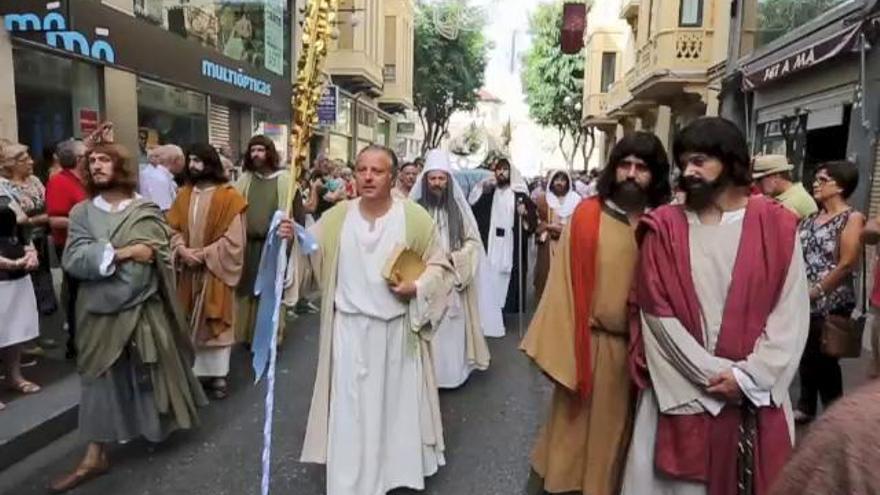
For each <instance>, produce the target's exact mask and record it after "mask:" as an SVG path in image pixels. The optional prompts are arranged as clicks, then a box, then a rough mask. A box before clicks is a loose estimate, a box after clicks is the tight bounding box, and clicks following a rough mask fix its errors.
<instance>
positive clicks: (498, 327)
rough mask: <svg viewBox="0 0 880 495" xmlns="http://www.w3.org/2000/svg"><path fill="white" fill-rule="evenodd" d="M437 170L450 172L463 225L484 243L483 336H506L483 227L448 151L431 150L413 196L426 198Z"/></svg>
mask: <svg viewBox="0 0 880 495" xmlns="http://www.w3.org/2000/svg"><path fill="white" fill-rule="evenodd" d="M433 171H443V172H446V175H447V176H448V177H449V186H448V187H450V188H451V190H452V194H453V198H454V200H455V204H456V206H458V210H459V212H460V213H461V221H462V227H463V228H464V231H465V232H467V233H468V234H469V235H472V236H475V237H476V239H477V242H479V243H480V249H479V256H480V259H479V261H478V265H477V274H476V277H475V279H474V283H476V284H477V285H476V288H477V301H478V306H479V311H480V325H481V326H482V327H483V328H482V330H483V335H485V336H486V337H503V336H504V333H505V330H504V319H503V317H502V315H501V307H499V306H496V305H494V304H492V303H491V301H493V300H494V299H496V298H494V297H492V296H491V294H492V287H491V286H490V283H489V278H488V277H487V276H486V267H487V263H488V262H487V261H486V249H485V246H483V241H482V240H481V237H480V229H479V226H478V225H477V219H476V218H474V213H473V211H471V206H470V203H468V199H467V198H466V197H465V195H464V191H462V189H461V187H460V186H459V185H458V182H457V181H456V180H455V175H454V174H453V173H452V167H451V165H450V160H449V155H448V154H447V153H446V152H445V151H442V150H431V151H429V152H428V154H427V155H426V157H425V168H424V169H423V170H422V173H420V174H419V176H418V178H416V182H415V184H413V187H412V190H411V191H410V193H409V197H410V199H411V200H413V201H416V202H418V201H419V200H421V199H422V192H423V191H424V190H425V187H424V181H425V180H427V177H428V172H433Z"/></svg>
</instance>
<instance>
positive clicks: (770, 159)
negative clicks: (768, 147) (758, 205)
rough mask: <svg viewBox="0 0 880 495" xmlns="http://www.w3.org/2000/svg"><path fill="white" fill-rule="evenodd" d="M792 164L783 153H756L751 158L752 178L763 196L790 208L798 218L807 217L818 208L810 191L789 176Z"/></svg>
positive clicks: (792, 168) (792, 167)
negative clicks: (752, 158)
mask: <svg viewBox="0 0 880 495" xmlns="http://www.w3.org/2000/svg"><path fill="white" fill-rule="evenodd" d="M792 170H794V165H792V164H790V163H788V159H787V158H786V157H785V156H784V155H758V156H756V157H755V158H754V160H753V165H752V178H753V179H754V180H755V183H756V184H757V185H758V188H759V189H760V190H761V192H762V193H764V195H765V196H767V197H770V198H773V199H775V200H776V201H778V202H779V203H781V204H782V205H783V206H785V207H786V208H788V209H789V210H791V211H792V212H793V213H794V214H795V215H797V216H798V219H801V218H805V217H808V216H810V215H812V214H813V213H815V212H816V211H817V210H818V208H817V206H816V202H815V201H814V200H813V197H812V196H811V195H810V193H808V192H807V190H806V189H804V186H803V184H801V183H800V182H798V183H795V182H794V181H793V180H792V177H791V171H792Z"/></svg>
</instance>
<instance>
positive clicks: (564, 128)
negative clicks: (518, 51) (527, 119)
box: [522, 0, 594, 169]
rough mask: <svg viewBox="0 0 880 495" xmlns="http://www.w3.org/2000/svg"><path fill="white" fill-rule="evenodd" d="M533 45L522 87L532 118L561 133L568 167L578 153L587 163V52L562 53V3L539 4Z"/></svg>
mask: <svg viewBox="0 0 880 495" xmlns="http://www.w3.org/2000/svg"><path fill="white" fill-rule="evenodd" d="M529 30H530V33H531V35H532V45H531V47H530V48H529V50H528V51H527V52H526V53H525V55H524V64H523V73H522V79H523V87H524V88H525V92H526V102H527V103H528V105H529V115H530V116H531V117H532V119H534V120H535V122H537V123H538V124H540V125H543V126H546V127H554V128H556V130H557V131H558V132H559V150H560V151H561V152H562V156H563V157H564V158H565V161H566V164H567V165H568V168H569V169H571V168H573V166H574V160H575V156H576V154H577V152H578V150H581V153H582V154H583V156H584V164H586V162H587V161H588V160H589V154H588V152H587V142H588V141H589V142H590V147H589V150H590V151H589V153H592V149H593V144H594V141H593V139H592V138H593V134H592V130H591V129H587V128H585V127H584V126H583V125H581V101H583V94H584V53H583V50H581V51H580V53H577V54H575V55H566V54H564V53H562V44H561V43H562V41H561V37H562V2H561V1H559V0H554V1H552V2H549V3H543V4H540V5H538V7H537V9H535V11H534V12H533V13H532V15H531V16H530V17H529Z"/></svg>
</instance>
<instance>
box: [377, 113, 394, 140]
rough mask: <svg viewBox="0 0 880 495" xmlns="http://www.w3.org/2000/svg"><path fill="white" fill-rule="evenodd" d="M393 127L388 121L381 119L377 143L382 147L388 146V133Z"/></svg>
mask: <svg viewBox="0 0 880 495" xmlns="http://www.w3.org/2000/svg"><path fill="white" fill-rule="evenodd" d="M390 127H391V125H390V124H389V123H388V121H387V120H386V119H382V118H380V119H379V125H378V126H377V127H376V143H377V144H381V145H382V146H388V132H389V129H390Z"/></svg>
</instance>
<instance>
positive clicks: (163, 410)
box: [50, 144, 206, 493]
mask: <svg viewBox="0 0 880 495" xmlns="http://www.w3.org/2000/svg"><path fill="white" fill-rule="evenodd" d="M86 159H87V162H88V168H87V171H88V173H87V175H86V189H87V190H88V192H89V195H90V196H91V200H89V201H85V202H82V203H80V204H78V205H77V206H75V207H74V208H73V210H72V211H71V213H70V223H69V226H68V238H67V247H66V249H65V250H64V256H63V259H62V265H63V267H64V270H65V271H66V272H68V273H70V275H71V276H73V277H76V278H77V279H78V280H79V281H80V285H79V290H80V297H78V298H77V316H78V325H77V329H78V332H77V334H76V344H77V350H78V357H77V367H78V371H79V374H80V376H81V377H82V386H81V399H80V403H79V408H80V409H79V429H80V434H81V435H82V436H83V437H84V438H85V439H87V440H88V441H89V445H88V450H87V452H86V454H85V457H84V458H83V459H82V461H80V464H79V466H78V467H77V468H76V469H75V470H74V471H73V472H72V473H70V474H68V475H66V476H64V477H62V478H60V479H58V480H56V481H55V482H54V483H53V484H52V485H51V487H50V488H51V490H52V491H53V492H55V493H60V492H64V491H67V490H71V489H73V488H74V487H76V486H79V485H81V484H82V483H85V482H86V481H88V480H90V479H91V478H94V477H96V476H100V475H101V474H103V473H105V472H106V471H107V469H108V468H109V463H108V460H107V449H106V444H108V443H116V442H128V441H130V440H133V439H135V438H137V437H144V438H146V439H147V440H149V441H151V442H160V441H162V440H163V439H165V437H166V436H167V435H168V434H170V433H171V432H172V431H174V430H177V429H189V428H193V427H195V426H196V425H197V423H198V417H197V407H198V406H200V405H204V404H205V403H206V400H205V396H204V393H203V392H202V389H201V387H200V386H199V382H198V380H197V379H196V377H195V375H193V372H192V365H193V353H192V345H191V344H190V339H189V328H188V325H187V322H186V317H185V315H184V314H183V311H181V308H180V306H179V305H178V304H177V301H176V298H177V295H176V294H175V292H174V272H173V269H172V265H171V248H170V245H171V242H170V241H171V235H170V231H169V229H168V225H167V224H166V223H165V219H164V218H163V216H162V212H161V211H160V210H159V207H158V206H156V204H155V203H153V202H151V201H147V200H145V199H142V198H140V197H139V196H137V195H136V194H135V192H134V191H135V184H136V181H135V179H136V176H135V174H134V173H132V172H131V171H130V169H131V168H134V165H133V164H131V163H129V159H128V157H127V153H126V151H125V150H124V149H123V148H122V147H121V146H118V145H113V144H100V145H97V146H95V147H94V148H93V149H92V150H91V151H90V152H89V154H88V155H87V157H86Z"/></svg>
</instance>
